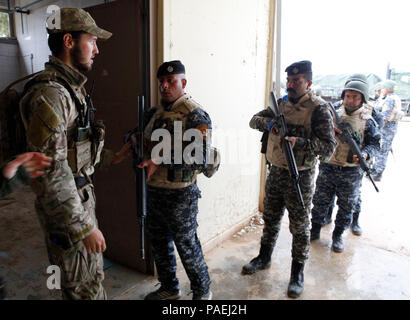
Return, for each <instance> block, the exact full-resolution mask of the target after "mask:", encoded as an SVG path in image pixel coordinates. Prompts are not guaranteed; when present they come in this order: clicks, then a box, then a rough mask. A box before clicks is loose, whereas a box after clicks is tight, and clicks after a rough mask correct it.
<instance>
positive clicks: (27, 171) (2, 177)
mask: <svg viewBox="0 0 410 320" xmlns="http://www.w3.org/2000/svg"><path fill="white" fill-rule="evenodd" d="M50 165H51V158H49V157H46V156H45V155H44V154H41V153H37V152H27V153H23V154H21V155H19V156H17V157H14V158H12V159H10V160H8V161H6V162H5V163H4V164H3V165H1V166H0V199H1V198H3V197H5V196H6V195H8V194H9V193H12V192H13V191H15V190H17V189H18V188H20V187H22V186H23V185H25V184H27V183H28V182H29V181H30V179H34V178H37V177H40V176H42V175H43V174H44V171H43V169H45V168H48V167H49V166H50ZM5 296H6V289H5V282H4V280H3V278H2V277H0V300H3V299H4V298H5Z"/></svg>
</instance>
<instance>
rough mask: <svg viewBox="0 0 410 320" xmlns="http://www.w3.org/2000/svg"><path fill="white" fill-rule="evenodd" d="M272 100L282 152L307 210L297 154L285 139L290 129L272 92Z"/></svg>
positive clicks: (302, 204) (301, 202) (298, 195)
mask: <svg viewBox="0 0 410 320" xmlns="http://www.w3.org/2000/svg"><path fill="white" fill-rule="evenodd" d="M270 98H271V100H272V101H271V104H272V106H269V108H270V109H271V110H272V111H273V114H274V115H275V118H276V119H275V120H276V122H277V123H278V126H279V136H280V137H281V140H282V150H283V152H284V153H285V158H286V163H287V165H288V170H289V175H290V177H291V179H292V180H293V184H294V185H295V189H296V193H297V197H298V200H299V203H300V205H301V207H302V209H305V202H304V201H303V196H302V191H301V189H300V184H299V181H300V176H299V171H298V167H297V165H296V160H295V154H294V153H293V148H292V144H291V143H290V141H288V140H285V137H287V136H288V127H287V125H286V121H285V117H284V115H283V114H282V113H281V112H280V109H279V106H278V102H277V100H276V96H275V94H274V93H273V92H272V91H271V93H270Z"/></svg>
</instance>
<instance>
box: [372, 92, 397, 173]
mask: <svg viewBox="0 0 410 320" xmlns="http://www.w3.org/2000/svg"><path fill="white" fill-rule="evenodd" d="M380 104H381V105H382V106H381V109H382V112H381V114H382V116H383V119H384V123H385V124H384V126H383V128H382V130H381V134H382V147H381V150H380V152H378V153H377V155H376V161H375V173H374V175H375V177H378V178H381V176H382V175H383V172H384V170H385V169H386V164H387V158H388V157H389V153H390V151H391V150H392V144H393V139H394V137H395V136H396V133H397V128H398V124H399V123H398V122H397V121H395V120H394V118H395V114H396V113H397V112H398V111H399V110H401V101H400V98H399V97H398V96H397V95H395V94H392V93H391V94H388V95H387V96H386V97H384V99H383V100H381V103H380Z"/></svg>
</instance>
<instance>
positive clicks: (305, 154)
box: [249, 92, 336, 263]
mask: <svg viewBox="0 0 410 320" xmlns="http://www.w3.org/2000/svg"><path fill="white" fill-rule="evenodd" d="M278 104H279V107H280V110H281V112H282V113H283V114H284V116H285V119H286V123H287V125H288V130H289V136H294V137H297V139H296V144H295V147H294V148H293V150H294V154H295V159H296V163H297V167H298V170H299V173H300V188H301V191H302V196H303V200H304V202H305V209H304V210H303V209H302V207H301V206H300V204H299V201H298V198H297V194H296V189H295V186H294V183H293V180H292V179H291V178H290V176H289V171H288V169H287V163H286V161H285V156H284V154H283V152H282V150H281V146H280V142H279V141H280V138H279V137H278V136H276V135H274V134H273V133H272V132H271V133H270V134H269V141H268V149H267V153H266V156H267V159H268V161H269V162H270V163H271V164H272V167H271V169H270V172H269V176H268V178H267V180H266V188H265V199H264V202H263V203H264V211H263V218H264V221H265V227H264V230H263V235H262V238H261V245H262V246H263V245H267V246H273V247H274V246H275V243H276V240H277V238H278V234H279V230H280V223H281V220H282V217H283V215H284V212H285V207H286V208H287V210H288V212H289V227H290V232H291V233H292V235H293V243H292V258H293V260H296V261H298V262H299V263H304V262H305V261H306V260H307V259H308V257H309V244H310V240H309V238H310V230H309V214H310V206H311V202H312V196H313V188H314V176H315V165H316V163H317V157H318V156H320V157H322V158H325V159H326V158H330V156H331V155H332V153H333V151H334V149H335V147H336V141H335V137H334V125H333V121H332V116H331V114H330V111H329V109H328V107H327V106H326V104H325V101H324V100H323V99H321V98H320V97H317V96H315V95H314V94H313V93H312V92H308V93H307V94H305V95H304V96H303V97H301V98H300V100H299V102H297V103H295V104H294V103H291V102H290V101H287V99H286V102H285V101H284V100H279V101H278ZM272 118H273V113H272V111H271V110H270V109H265V110H263V111H261V112H259V113H257V114H256V115H254V116H253V118H252V120H251V121H250V124H249V125H250V127H251V128H252V129H257V130H259V131H261V132H264V131H266V130H267V125H268V123H269V121H270V120H271V119H272Z"/></svg>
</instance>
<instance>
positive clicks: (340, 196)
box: [312, 118, 381, 230]
mask: <svg viewBox="0 0 410 320" xmlns="http://www.w3.org/2000/svg"><path fill="white" fill-rule="evenodd" d="M380 138H381V135H380V133H379V130H378V128H377V124H376V122H375V121H374V119H373V118H371V119H369V120H367V122H366V128H365V131H364V142H363V147H362V148H361V150H362V153H365V154H367V155H368V158H370V157H371V156H372V155H373V154H374V153H375V152H376V151H377V150H378V149H379V143H380ZM363 174H364V172H363V170H362V169H361V168H360V166H354V167H349V166H346V167H343V166H338V165H333V164H330V163H326V162H321V163H320V165H319V175H318V177H317V180H316V190H315V194H314V196H313V209H312V223H315V224H319V225H324V222H325V219H326V216H327V214H328V208H329V205H330V204H331V202H332V201H334V198H335V196H337V205H338V207H339V210H338V212H337V216H336V221H335V225H336V227H339V228H340V229H342V230H345V229H347V228H348V227H349V226H350V224H351V223H352V218H353V211H355V210H360V207H358V206H359V205H360V204H361V200H359V195H360V188H361V186H362V180H363ZM359 212H360V211H359Z"/></svg>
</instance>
